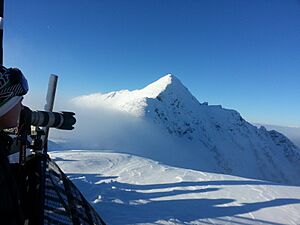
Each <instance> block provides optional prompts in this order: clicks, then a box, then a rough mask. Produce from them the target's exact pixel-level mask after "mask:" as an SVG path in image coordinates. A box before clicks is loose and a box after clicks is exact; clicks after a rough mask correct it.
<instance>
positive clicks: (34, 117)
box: [31, 111, 76, 130]
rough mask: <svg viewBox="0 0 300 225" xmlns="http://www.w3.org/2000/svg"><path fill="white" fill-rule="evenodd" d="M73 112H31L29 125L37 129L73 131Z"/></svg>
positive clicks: (74, 121)
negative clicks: (53, 128) (49, 128)
mask: <svg viewBox="0 0 300 225" xmlns="http://www.w3.org/2000/svg"><path fill="white" fill-rule="evenodd" d="M74 115H75V113H73V112H47V111H32V112H31V125H33V126H39V127H55V128H58V129H62V130H73V129H74V127H73V125H74V124H75V123H76V119H75V117H74Z"/></svg>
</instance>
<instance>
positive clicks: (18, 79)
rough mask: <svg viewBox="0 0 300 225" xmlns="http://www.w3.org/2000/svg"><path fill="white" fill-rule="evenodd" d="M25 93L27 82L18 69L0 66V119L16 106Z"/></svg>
mask: <svg viewBox="0 0 300 225" xmlns="http://www.w3.org/2000/svg"><path fill="white" fill-rule="evenodd" d="M27 92H28V83H27V80H26V78H25V77H24V75H23V73H22V72H21V71H20V70H19V69H16V68H5V67H4V66H0V117H1V116H3V115H4V114H5V113H7V112H8V111H9V110H11V109H12V108H13V107H14V106H15V105H17V104H18V103H19V102H20V101H21V100H22V98H23V97H22V96H23V95H25V94H26V93H27Z"/></svg>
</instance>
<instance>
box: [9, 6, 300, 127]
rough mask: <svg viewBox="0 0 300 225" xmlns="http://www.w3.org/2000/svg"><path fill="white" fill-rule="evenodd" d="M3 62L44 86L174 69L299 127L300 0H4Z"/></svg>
mask: <svg viewBox="0 0 300 225" xmlns="http://www.w3.org/2000/svg"><path fill="white" fill-rule="evenodd" d="M4 29H5V30H4V63H5V65H6V66H14V67H19V68H20V69H21V70H22V71H23V72H24V74H25V75H26V76H27V77H28V80H29V83H30V88H31V89H30V94H31V96H41V95H45V92H46V90H45V89H46V88H47V83H48V77H49V74H51V73H55V74H58V75H59V76H60V78H59V79H60V80H59V93H60V96H63V97H64V98H70V97H74V96H78V95H82V94H89V93H94V92H102V93H105V92H109V91H114V90H120V89H138V88H142V87H144V86H145V85H147V84H149V83H151V82H153V81H155V80H156V79H158V78H160V77H161V76H164V75H165V74H167V73H172V74H174V75H175V76H177V77H178V78H179V79H180V80H181V81H182V82H183V84H185V85H186V86H187V87H188V88H189V90H190V91H191V92H192V93H193V94H194V95H195V96H196V97H197V98H198V100H199V101H200V102H204V101H207V102H209V104H221V105H223V107H226V108H232V109H235V110H237V111H239V112H240V113H241V114H242V116H243V117H245V119H246V120H248V121H250V122H260V123H269V124H277V125H289V126H300V104H299V99H300V88H299V87H300V73H299V71H300V1H297V0H251V1H250V0H181V1H178V0H105V1H102V0H72V1H69V0H51V1H48V0H26V1H17V0H6V1H5V25H4Z"/></svg>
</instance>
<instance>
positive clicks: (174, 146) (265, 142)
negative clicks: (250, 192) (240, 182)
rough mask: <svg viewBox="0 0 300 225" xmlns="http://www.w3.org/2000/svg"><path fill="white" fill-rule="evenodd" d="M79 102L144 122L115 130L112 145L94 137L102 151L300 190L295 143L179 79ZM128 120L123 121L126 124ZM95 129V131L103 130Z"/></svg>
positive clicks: (77, 100)
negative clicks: (197, 93)
mask: <svg viewBox="0 0 300 225" xmlns="http://www.w3.org/2000/svg"><path fill="white" fill-rule="evenodd" d="M73 102H74V103H75V104H76V105H78V106H84V107H87V106H92V107H94V108H99V109H102V108H103V107H104V106H105V108H110V109H112V110H114V111H119V112H122V113H124V114H126V115H127V116H128V117H130V116H131V117H132V118H136V120H138V121H139V122H136V120H134V119H131V120H128V124H127V125H126V126H124V127H120V129H115V130H118V131H116V132H111V133H110V135H111V136H113V137H114V138H113V139H111V141H108V142H105V141H104V140H105V139H106V137H105V134H104V135H102V136H100V135H99V137H97V136H95V137H93V140H99V145H98V146H97V147H98V148H99V149H105V148H106V149H113V150H119V151H120V150H122V151H125V152H128V153H133V154H137V155H140V156H144V157H148V158H151V159H155V160H158V161H160V162H164V163H167V164H170V165H175V166H180V167H184V168H191V169H196V170H201V171H207V172H216V173H224V174H231V175H238V176H243V177H248V178H256V179H263V180H270V181H275V182H281V183H285V184H296V185H300V150H299V149H298V148H297V147H296V146H295V145H294V144H293V143H292V142H291V141H290V140H289V139H287V138H286V137H285V136H283V135H282V134H280V133H278V132H276V131H267V130H266V129H265V128H264V127H261V128H257V127H255V126H253V125H251V124H250V123H248V122H247V121H245V120H244V119H243V118H242V117H241V115H240V114H239V113H238V112H237V111H235V110H229V109H224V108H222V106H219V105H218V106H215V105H208V103H206V102H204V103H199V102H198V100H197V99H196V98H195V97H194V96H193V95H192V94H191V93H190V92H189V90H188V89H187V88H186V87H185V86H184V85H183V84H182V83H181V82H180V81H179V79H177V78H176V77H175V76H173V75H170V74H169V75H167V76H164V77H162V78H161V79H159V80H158V81H156V82H154V83H152V84H150V85H148V86H146V87H145V88H143V89H141V90H134V91H128V90H122V91H116V92H111V93H108V94H92V95H87V96H80V97H77V98H75V99H74V100H73ZM89 111H93V110H89ZM98 114H99V115H98V116H99V117H101V112H100V113H98ZM116 118H117V117H116ZM120 118H125V117H124V116H123V117H122V116H120ZM79 120H80V118H79ZM95 120H96V121H97V118H96V119H95ZM124 120H127V119H119V121H120V123H122V122H121V121H124ZM102 121H105V118H102ZM99 124H101V125H102V124H103V123H100V122H99ZM110 124H112V123H108V124H107V125H108V127H109V126H110ZM90 126H91V130H94V128H93V127H94V126H99V125H98V123H96V125H93V124H91V125H90ZM108 127H104V126H103V130H105V131H107V130H109V129H110V128H108ZM116 127H117V126H116ZM119 130H124V132H120V131H119ZM106 133H109V132H106ZM130 134H131V135H130ZM78 138H79V139H80V138H81V137H77V139H78ZM101 140H102V143H101ZM86 142H87V141H85V140H82V143H86ZM104 142H105V144H104ZM115 143H118V146H115ZM137 143H139V144H138V145H137ZM75 147H78V146H75ZM80 147H81V148H84V147H85V146H84V145H83V146H80ZM94 147H95V146H94Z"/></svg>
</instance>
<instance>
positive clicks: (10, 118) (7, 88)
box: [0, 66, 28, 225]
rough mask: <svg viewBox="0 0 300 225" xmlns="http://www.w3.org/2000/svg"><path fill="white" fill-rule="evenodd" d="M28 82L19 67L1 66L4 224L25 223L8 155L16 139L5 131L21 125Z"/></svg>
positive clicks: (0, 210) (0, 206)
mask: <svg viewBox="0 0 300 225" xmlns="http://www.w3.org/2000/svg"><path fill="white" fill-rule="evenodd" d="M27 92H28V83H27V80H26V78H25V77H24V75H23V73H22V72H21V71H20V70H19V69H16V68H5V67H4V66H0V220H1V222H0V223H1V224H6V225H20V224H24V219H23V217H22V212H21V211H22V210H21V205H20V198H19V190H18V187H17V183H16V180H15V177H14V174H13V173H12V170H11V166H10V164H9V160H8V158H7V155H8V152H9V148H10V145H11V143H12V139H11V138H10V136H8V135H7V134H6V133H5V132H4V131H3V130H4V129H8V128H14V127H17V126H18V123H19V117H20V112H21V109H22V99H23V96H24V95H25V94H26V93H27Z"/></svg>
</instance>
